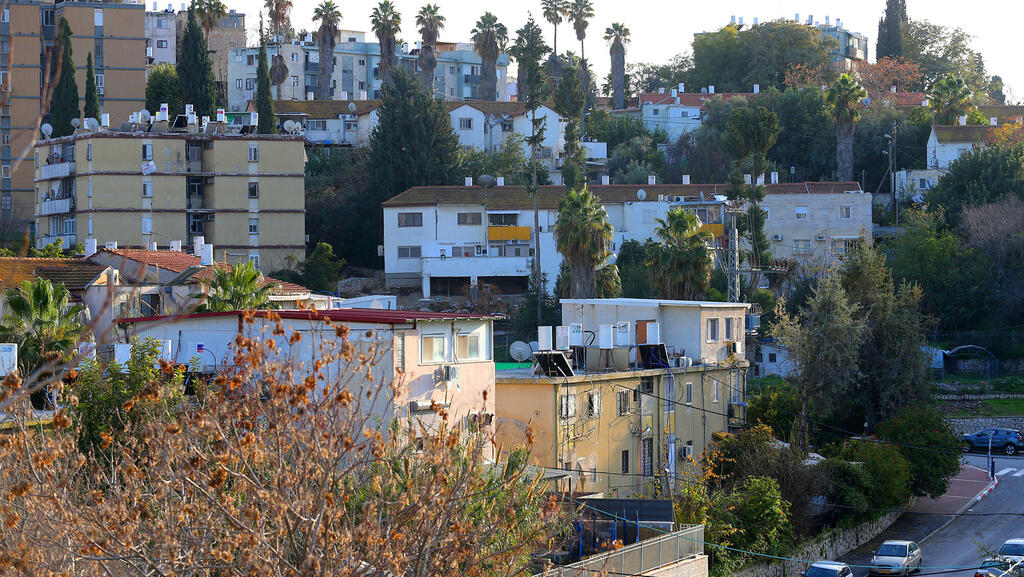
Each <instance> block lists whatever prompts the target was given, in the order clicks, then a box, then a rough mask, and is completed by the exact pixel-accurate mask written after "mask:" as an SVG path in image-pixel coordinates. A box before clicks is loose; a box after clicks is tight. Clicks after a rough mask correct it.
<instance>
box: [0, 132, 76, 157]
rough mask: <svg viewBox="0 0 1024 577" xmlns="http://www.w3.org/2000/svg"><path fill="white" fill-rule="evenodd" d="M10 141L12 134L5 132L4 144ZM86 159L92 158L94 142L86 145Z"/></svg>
mask: <svg viewBox="0 0 1024 577" xmlns="http://www.w3.org/2000/svg"><path fill="white" fill-rule="evenodd" d="M10 143H11V139H10V136H8V135H6V134H5V135H4V144H10ZM85 159H86V160H92V143H91V142H90V143H89V144H86V145H85Z"/></svg>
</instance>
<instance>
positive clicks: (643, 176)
mask: <svg viewBox="0 0 1024 577" xmlns="http://www.w3.org/2000/svg"><path fill="white" fill-rule="evenodd" d="M652 174H657V171H656V170H654V169H653V168H651V166H650V165H649V164H647V163H646V162H642V161H638V160H628V161H627V164H626V166H624V167H622V168H620V169H619V170H618V172H616V173H615V180H614V182H615V184H647V180H648V177H649V176H650V175H652Z"/></svg>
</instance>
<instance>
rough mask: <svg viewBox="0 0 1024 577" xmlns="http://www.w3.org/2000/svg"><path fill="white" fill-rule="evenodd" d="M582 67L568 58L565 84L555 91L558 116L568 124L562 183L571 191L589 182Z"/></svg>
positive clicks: (563, 74) (563, 66)
mask: <svg viewBox="0 0 1024 577" xmlns="http://www.w3.org/2000/svg"><path fill="white" fill-rule="evenodd" d="M580 65H582V62H580V61H579V60H578V59H576V58H572V57H571V55H570V54H566V56H565V58H564V61H563V62H562V64H561V66H562V80H561V81H560V82H559V83H558V88H556V89H555V91H554V98H553V99H554V108H555V112H558V114H559V115H560V116H561V117H562V118H563V119H564V120H565V150H564V154H563V158H562V169H561V172H562V183H563V184H565V185H566V186H567V187H569V188H575V187H578V186H580V185H582V184H584V183H585V182H586V173H585V168H586V167H585V165H584V164H585V162H586V158H585V156H584V151H583V145H582V144H581V143H580V139H581V137H582V133H581V129H582V124H581V122H582V116H581V114H582V112H583V106H584V103H585V102H586V93H585V92H584V91H583V89H582V88H581V86H580V74H579V68H578V66H580Z"/></svg>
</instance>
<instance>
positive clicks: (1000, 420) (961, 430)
mask: <svg viewBox="0 0 1024 577" xmlns="http://www.w3.org/2000/svg"><path fill="white" fill-rule="evenodd" d="M946 422H947V423H949V425H950V426H951V427H953V430H954V431H955V432H956V433H957V434H959V435H966V434H967V433H974V432H976V431H980V430H982V429H985V428H988V427H997V428H1000V429H1016V430H1018V431H1024V417H972V418H966V419H946Z"/></svg>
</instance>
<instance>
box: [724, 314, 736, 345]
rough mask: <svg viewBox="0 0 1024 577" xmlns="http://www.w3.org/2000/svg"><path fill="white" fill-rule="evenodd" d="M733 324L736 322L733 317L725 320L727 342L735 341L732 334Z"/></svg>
mask: <svg viewBox="0 0 1024 577" xmlns="http://www.w3.org/2000/svg"><path fill="white" fill-rule="evenodd" d="M733 322H735V320H734V319H733V318H732V317H729V318H726V319H725V340H727V341H731V340H733V334H732V326H733Z"/></svg>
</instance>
